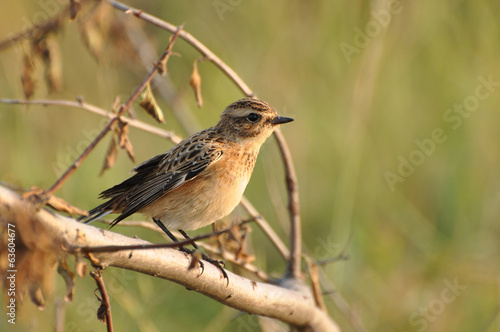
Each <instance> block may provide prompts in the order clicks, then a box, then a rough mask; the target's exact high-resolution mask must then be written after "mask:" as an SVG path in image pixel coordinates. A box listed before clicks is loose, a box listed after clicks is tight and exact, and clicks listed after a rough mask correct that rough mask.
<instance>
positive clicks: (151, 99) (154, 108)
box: [139, 83, 165, 123]
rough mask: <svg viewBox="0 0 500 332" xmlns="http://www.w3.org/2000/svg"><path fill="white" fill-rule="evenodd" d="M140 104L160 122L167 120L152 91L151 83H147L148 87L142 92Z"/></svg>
mask: <svg viewBox="0 0 500 332" xmlns="http://www.w3.org/2000/svg"><path fill="white" fill-rule="evenodd" d="M139 105H140V106H141V107H142V108H143V109H144V110H145V111H146V112H147V113H148V114H149V115H151V116H152V117H153V118H154V119H155V120H156V121H158V122H159V123H162V122H165V118H164V116H163V111H162V110H161V108H160V106H159V105H158V103H157V102H156V98H155V96H154V95H153V92H152V91H151V86H150V84H149V83H148V84H147V85H146V89H145V90H144V92H143V93H142V94H141V101H140V102H139Z"/></svg>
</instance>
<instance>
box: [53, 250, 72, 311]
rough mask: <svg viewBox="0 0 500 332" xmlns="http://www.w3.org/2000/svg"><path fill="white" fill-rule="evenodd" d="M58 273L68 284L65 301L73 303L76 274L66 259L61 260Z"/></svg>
mask: <svg viewBox="0 0 500 332" xmlns="http://www.w3.org/2000/svg"><path fill="white" fill-rule="evenodd" d="M57 273H59V274H60V275H61V277H62V278H63V279H64V283H65V284H66V294H65V295H64V300H65V301H66V302H71V301H73V294H74V293H75V274H74V273H73V271H71V270H70V269H69V266H68V264H67V263H66V259H61V260H60V261H59V265H58V266H57Z"/></svg>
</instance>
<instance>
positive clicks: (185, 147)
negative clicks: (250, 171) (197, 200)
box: [100, 133, 223, 226]
mask: <svg viewBox="0 0 500 332" xmlns="http://www.w3.org/2000/svg"><path fill="white" fill-rule="evenodd" d="M200 134H202V133H200ZM197 136H200V135H196V136H193V137H191V138H190V139H189V140H186V142H185V144H182V143H181V144H179V145H177V146H175V147H174V148H173V149H172V150H170V151H168V152H166V153H165V154H162V155H159V156H156V157H153V158H151V159H149V160H147V161H145V162H144V163H142V164H140V165H138V166H137V167H136V168H134V171H136V172H137V173H136V174H135V175H133V176H132V177H131V178H129V179H127V180H125V181H123V182H122V183H120V184H118V185H116V186H114V187H112V188H110V189H108V190H105V191H103V192H102V193H101V195H100V197H102V198H109V199H110V200H109V201H108V204H107V206H108V207H112V208H113V209H118V210H119V211H121V214H120V215H119V216H118V217H117V218H116V219H115V220H113V223H112V226H113V225H115V224H117V223H118V222H119V221H121V220H122V219H124V218H126V217H128V216H130V215H132V214H134V213H136V212H139V211H140V210H142V209H143V208H145V207H146V206H148V205H149V204H151V203H153V202H154V201H156V200H157V199H159V198H160V197H162V196H163V195H165V194H167V193H168V192H170V191H172V190H174V189H176V188H178V187H180V186H182V185H183V184H184V183H186V182H188V181H191V180H193V179H195V178H196V177H197V176H198V175H199V174H200V173H201V172H203V171H204V170H205V169H206V168H207V167H208V166H210V165H212V164H214V163H216V162H217V161H219V160H220V159H221V158H222V154H223V152H222V150H221V149H220V147H219V144H217V143H215V144H214V142H213V140H211V139H209V138H207V139H202V138H201V137H197ZM202 137H203V136H202ZM205 137H206V136H205ZM105 204H106V203H105Z"/></svg>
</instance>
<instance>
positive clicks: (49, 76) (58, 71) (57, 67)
mask: <svg viewBox="0 0 500 332" xmlns="http://www.w3.org/2000/svg"><path fill="white" fill-rule="evenodd" d="M41 44H42V45H43V46H42V47H43V49H42V50H43V52H42V59H43V62H44V64H45V80H46V82H47V85H48V86H49V91H50V93H53V92H58V91H61V87H62V63H61V51H60V49H59V45H58V44H57V41H56V38H55V36H54V34H49V35H47V37H46V38H45V39H44V41H43V43H41Z"/></svg>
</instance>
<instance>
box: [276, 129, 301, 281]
mask: <svg viewBox="0 0 500 332" xmlns="http://www.w3.org/2000/svg"><path fill="white" fill-rule="evenodd" d="M274 137H275V138H276V140H277V141H278V145H279V146H280V151H281V156H282V157H283V163H284V164H285V175H286V185H287V189H288V190H287V191H288V210H289V211H290V225H291V227H290V259H289V260H288V267H287V275H288V276H289V277H291V278H301V277H302V269H301V264H300V263H301V259H302V230H301V221H300V210H299V209H300V207H299V191H298V188H297V186H298V185H297V175H296V173H295V167H294V166H293V162H292V155H291V153H290V149H289V148H288V145H287V144H286V140H285V137H284V136H283V133H282V132H281V130H280V129H279V128H278V129H276V130H275V131H274Z"/></svg>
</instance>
